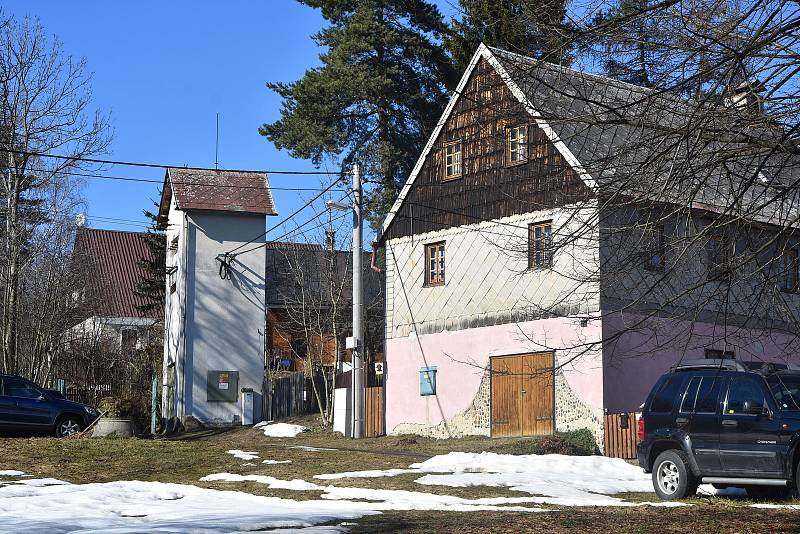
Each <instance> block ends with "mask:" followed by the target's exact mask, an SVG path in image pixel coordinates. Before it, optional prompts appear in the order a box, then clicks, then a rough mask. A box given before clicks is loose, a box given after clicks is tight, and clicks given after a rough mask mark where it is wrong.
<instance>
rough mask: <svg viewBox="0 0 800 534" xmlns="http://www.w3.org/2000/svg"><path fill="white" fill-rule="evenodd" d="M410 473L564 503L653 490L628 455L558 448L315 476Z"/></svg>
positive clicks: (593, 502) (460, 455)
mask: <svg viewBox="0 0 800 534" xmlns="http://www.w3.org/2000/svg"><path fill="white" fill-rule="evenodd" d="M408 473H419V474H420V475H422V476H421V477H420V478H418V479H417V480H416V482H417V483H418V484H422V485H430V486H450V487H469V486H490V487H504V488H509V489H511V490H514V491H520V492H525V493H529V494H531V495H536V496H539V497H537V498H536V500H535V501H534V502H537V503H539V504H555V505H561V506H630V505H632V503H628V502H626V501H623V500H622V499H619V498H616V497H612V495H614V494H616V493H622V492H646V493H652V491H653V485H652V482H651V478H650V475H647V474H645V473H644V472H643V471H642V469H641V468H639V467H636V466H634V465H631V464H629V463H627V462H626V461H624V460H620V459H618V458H606V457H603V456H564V455H560V454H545V455H536V454H531V455H511V454H496V453H491V452H482V453H465V452H451V453H449V454H444V455H439V456H434V457H433V458H430V459H428V460H426V461H424V462H420V463H416V464H412V465H411V466H409V468H408V469H388V470H385V471H360V472H351V473H334V474H326V475H317V476H316V477H315V478H318V479H323V480H333V479H338V478H364V477H368V478H374V477H383V476H397V475H401V474H408ZM658 504H660V505H662V506H668V505H666V504H661V503H658Z"/></svg>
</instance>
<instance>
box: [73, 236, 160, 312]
mask: <svg viewBox="0 0 800 534" xmlns="http://www.w3.org/2000/svg"><path fill="white" fill-rule="evenodd" d="M150 258H152V254H151V252H150V248H149V247H148V246H147V234H146V233H144V232H123V231H119V230H100V229H97V228H86V227H79V228H78V230H77V233H76V234H75V247H74V251H73V264H74V265H75V268H76V269H80V271H79V272H80V280H81V281H82V282H83V283H84V294H85V297H86V301H87V302H88V308H89V312H90V313H91V314H92V315H93V316H97V317H148V318H153V319H156V318H158V317H160V316H161V312H160V311H158V310H153V311H150V312H140V311H139V310H138V309H137V307H138V306H142V305H145V304H148V303H149V301H148V300H147V299H145V298H144V297H142V296H141V295H138V294H136V292H135V291H134V290H135V288H136V284H137V283H138V282H139V280H141V278H142V276H144V275H145V271H144V270H143V269H142V268H141V267H139V261H141V260H143V259H150Z"/></svg>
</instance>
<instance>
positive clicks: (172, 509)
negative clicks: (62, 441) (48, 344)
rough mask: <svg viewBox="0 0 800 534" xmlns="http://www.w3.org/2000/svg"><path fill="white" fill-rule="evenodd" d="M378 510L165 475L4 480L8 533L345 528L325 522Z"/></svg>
mask: <svg viewBox="0 0 800 534" xmlns="http://www.w3.org/2000/svg"><path fill="white" fill-rule="evenodd" d="M374 513H376V512H375V511H373V510H372V509H371V507H370V506H369V504H368V503H361V502H353V503H351V502H341V501H337V502H331V501H321V500H314V501H292V500H288V499H280V498H276V497H260V496H257V495H251V494H249V493H242V492H238V491H218V490H213V489H207V488H200V487H197V486H190V485H182V484H166V483H161V482H139V481H117V482H107V483H96V484H61V485H55V486H52V485H44V486H39V485H36V484H29V485H24V486H23V485H8V486H2V487H0V532H14V533H15V534H34V533H39V532H51V533H55V534H62V533H68V532H86V533H89V532H112V531H113V532H119V533H122V532H126V533H132V532H155V533H176V532H198V533H199V532H202V533H203V534H229V533H234V532H248V531H264V530H267V531H272V530H269V529H276V530H274V532H290V531H296V532H306V533H311V532H314V533H320V532H324V533H332V532H342V531H343V528H341V527H336V526H322V525H323V524H325V523H330V522H334V521H337V522H340V521H348V520H350V521H352V520H355V519H358V518H361V517H363V516H365V515H371V514H374ZM317 525H320V526H317ZM290 529H291V530H290Z"/></svg>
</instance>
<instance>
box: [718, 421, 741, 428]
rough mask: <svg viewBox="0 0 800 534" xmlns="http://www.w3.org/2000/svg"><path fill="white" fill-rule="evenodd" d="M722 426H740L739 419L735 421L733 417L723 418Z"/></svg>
mask: <svg viewBox="0 0 800 534" xmlns="http://www.w3.org/2000/svg"><path fill="white" fill-rule="evenodd" d="M722 426H728V427H733V426H739V421H735V420H733V419H723V420H722Z"/></svg>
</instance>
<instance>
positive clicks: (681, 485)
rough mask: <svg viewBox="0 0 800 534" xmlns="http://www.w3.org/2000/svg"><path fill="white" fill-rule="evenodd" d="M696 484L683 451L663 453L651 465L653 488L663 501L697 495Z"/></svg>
mask: <svg viewBox="0 0 800 534" xmlns="http://www.w3.org/2000/svg"><path fill="white" fill-rule="evenodd" d="M698 483H699V480H698V479H697V477H696V476H694V473H692V471H691V469H690V468H689V460H688V458H687V456H686V453H684V452H683V451H679V450H668V451H664V452H662V453H661V454H659V455H658V458H656V461H655V463H653V488H654V489H655V490H656V494H657V495H658V496H659V497H660V498H661V499H662V500H664V501H675V500H678V499H683V498H684V497H691V496H692V495H694V494H695V493H697V486H698Z"/></svg>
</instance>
